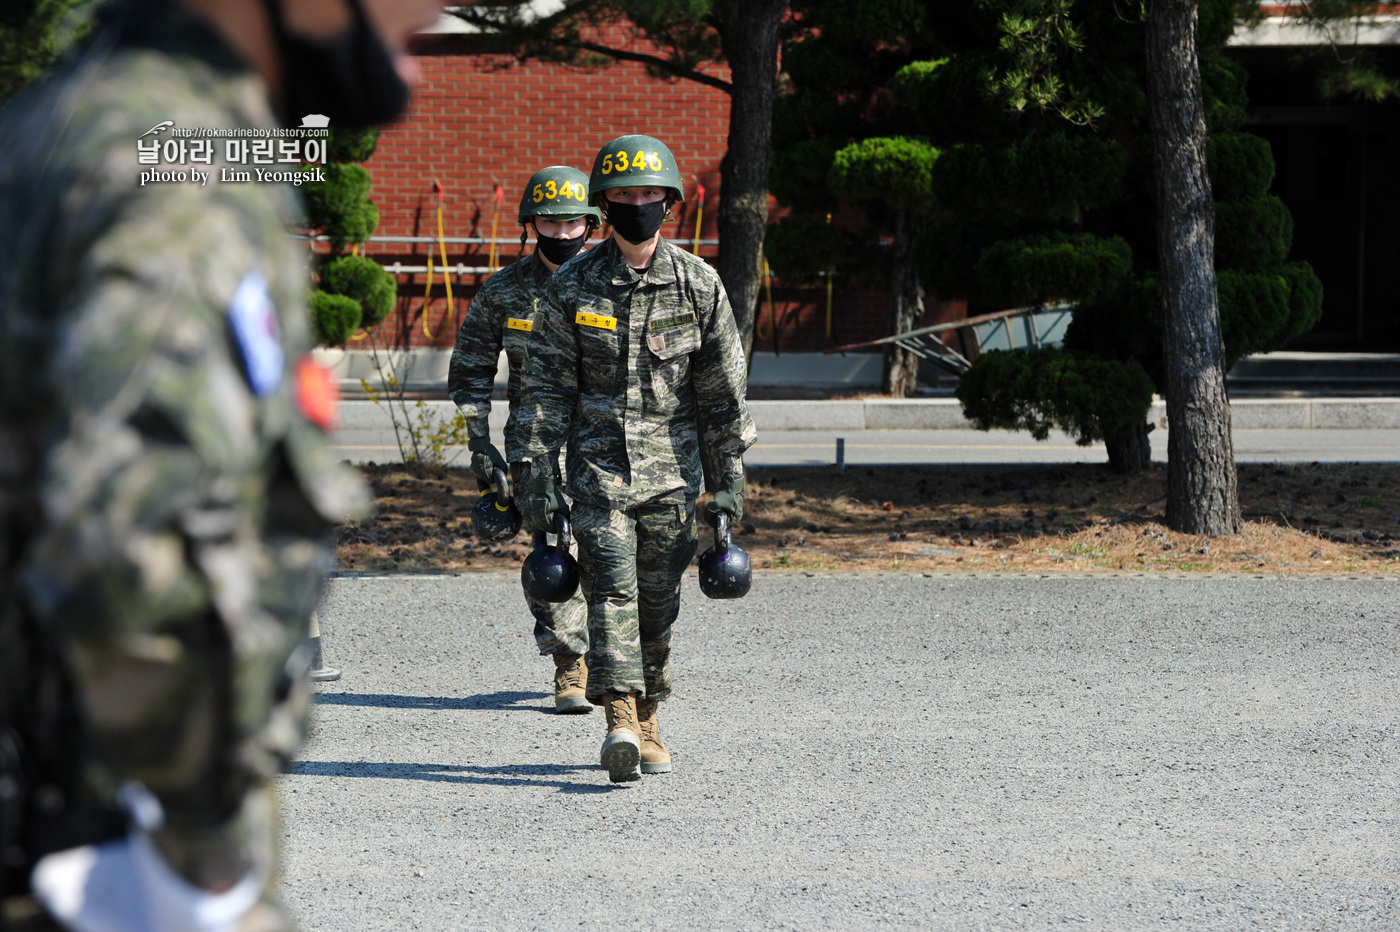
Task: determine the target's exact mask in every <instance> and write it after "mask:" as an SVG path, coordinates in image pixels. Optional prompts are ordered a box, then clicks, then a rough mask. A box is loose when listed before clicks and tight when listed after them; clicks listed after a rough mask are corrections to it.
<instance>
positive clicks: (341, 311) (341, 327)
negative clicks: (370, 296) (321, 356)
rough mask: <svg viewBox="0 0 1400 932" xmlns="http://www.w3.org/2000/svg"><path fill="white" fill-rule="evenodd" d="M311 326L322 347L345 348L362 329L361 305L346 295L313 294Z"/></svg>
mask: <svg viewBox="0 0 1400 932" xmlns="http://www.w3.org/2000/svg"><path fill="white" fill-rule="evenodd" d="M311 324H312V328H313V330H314V331H315V334H316V342H317V343H319V344H320V345H322V346H344V345H345V341H346V340H348V339H350V335H351V334H353V333H354V332H355V331H356V330H358V329H359V327H360V305H359V302H357V301H356V300H355V299H354V298H347V297H345V295H339V294H327V293H326V292H324V291H313V292H312V293H311Z"/></svg>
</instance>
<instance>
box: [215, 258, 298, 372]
mask: <svg viewBox="0 0 1400 932" xmlns="http://www.w3.org/2000/svg"><path fill="white" fill-rule="evenodd" d="M228 323H229V327H230V329H232V330H233V338H234V339H235V340H236V341H237V342H238V351H239V354H240V355H242V357H243V373H244V375H246V376H247V377H248V384H249V385H250V386H251V387H252V389H253V394H255V395H257V396H258V397H259V398H265V397H267V396H268V395H271V394H272V393H273V392H275V391H277V389H278V388H279V387H280V386H281V384H282V369H283V367H284V366H285V364H286V358H285V357H284V356H283V355H282V342H281V339H280V332H279V330H278V327H277V310H276V308H274V307H273V305H272V296H271V295H269V294H268V293H267V279H266V278H264V277H263V276H262V274H261V273H260V272H249V273H248V274H247V275H244V276H243V281H242V282H240V283H239V285H238V290H237V291H235V292H234V293H233V298H232V299H231V300H230V301H229V303H228Z"/></svg>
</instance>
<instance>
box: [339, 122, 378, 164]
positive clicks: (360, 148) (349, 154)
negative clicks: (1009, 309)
mask: <svg viewBox="0 0 1400 932" xmlns="http://www.w3.org/2000/svg"><path fill="white" fill-rule="evenodd" d="M377 145H379V127H377V126H371V127H370V128H369V129H360V130H353V129H334V128H333V129H332V130H331V135H330V140H329V145H328V147H327V149H326V158H327V160H328V161H331V162H367V161H369V157H370V156H372V155H374V148H375V146H377Z"/></svg>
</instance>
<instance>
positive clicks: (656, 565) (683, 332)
mask: <svg viewBox="0 0 1400 932" xmlns="http://www.w3.org/2000/svg"><path fill="white" fill-rule="evenodd" d="M600 325H601V326H600ZM609 325H611V326H609ZM535 331H536V332H535V334H534V338H533V339H532V340H531V342H530V344H529V348H528V349H527V351H526V359H525V373H524V384H525V389H524V397H523V399H522V404H521V417H520V419H519V428H520V432H521V437H522V442H523V444H524V447H525V452H526V454H528V455H529V456H530V458H531V459H532V460H536V461H538V460H541V459H543V458H545V457H547V456H549V455H551V454H552V453H553V452H554V451H557V450H559V449H560V448H561V447H562V446H564V445H565V444H566V443H567V445H568V448H567V462H566V470H565V472H566V475H567V492H568V493H569V494H570V495H571V496H572V497H573V500H574V502H573V505H572V508H571V521H572V524H573V531H574V537H575V539H576V540H578V542H579V553H580V560H579V570H580V576H581V588H582V590H583V592H584V595H585V598H586V599H587V600H588V615H589V618H588V627H589V639H590V641H591V648H590V651H589V655H588V666H589V677H588V696H589V698H590V699H592V700H595V701H599V700H602V699H603V698H604V696H605V694H606V693H607V692H608V691H609V690H612V691H617V692H637V693H639V694H641V696H642V698H644V699H654V700H660V699H665V698H666V697H667V696H668V695H670V692H671V669H670V655H671V626H672V624H673V623H674V622H675V620H676V615H677V613H678V612H679V610H680V580H681V575H682V573H684V571H685V568H686V566H688V565H689V563H690V560H691V557H693V556H694V554H695V549H696V544H697V535H696V530H695V499H696V497H697V496H698V495H699V492H700V489H701V486H702V483H703V484H705V485H706V486H707V487H709V488H713V487H714V486H715V484H716V483H717V482H718V480H719V478H720V477H722V476H727V475H742V473H743V461H742V456H743V453H744V451H745V450H747V449H748V448H749V447H750V446H751V445H752V444H753V442H754V440H755V437H756V434H755V431H754V424H753V420H752V418H750V417H749V413H748V408H747V407H746V405H745V404H744V388H745V384H746V381H747V366H746V364H745V360H744V352H743V347H742V346H741V344H740V342H739V332H738V328H737V326H736V325H735V323H734V314H733V312H732V311H731V310H730V307H729V299H728V298H727V297H726V295H725V292H724V286H723V285H722V284H721V282H720V280H719V276H718V275H717V274H716V273H715V272H714V270H712V269H711V268H710V267H709V266H707V265H706V264H705V263H704V262H703V261H701V260H700V259H698V258H696V257H695V256H693V255H691V254H690V253H688V252H686V251H684V250H682V249H680V248H679V247H677V246H675V245H673V244H671V243H669V242H667V241H666V240H664V239H663V240H660V241H659V243H658V245H657V248H656V253H655V256H654V257H653V261H652V264H651V266H650V267H649V268H648V269H646V270H644V271H638V270H636V269H633V268H631V267H629V266H628V265H627V262H626V261H625V260H624V259H623V257H622V252H621V250H619V249H618V247H617V244H616V242H615V241H613V240H612V239H608V240H606V241H605V242H604V243H603V244H602V245H600V246H598V247H596V248H594V249H592V250H591V251H589V252H587V253H585V254H584V255H582V256H578V257H576V258H574V259H571V260H570V261H568V262H566V263H565V264H564V265H562V266H561V267H560V268H559V270H558V271H557V272H555V274H554V277H553V278H552V279H551V280H550V283H549V288H548V290H547V291H546V293H545V300H544V302H543V304H542V305H541V307H540V311H539V314H538V316H537V317H536V326H535Z"/></svg>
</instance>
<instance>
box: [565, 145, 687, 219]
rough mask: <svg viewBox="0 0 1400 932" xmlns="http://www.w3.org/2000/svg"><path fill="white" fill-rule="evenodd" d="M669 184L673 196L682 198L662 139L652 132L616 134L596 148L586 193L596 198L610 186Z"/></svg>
mask: <svg viewBox="0 0 1400 932" xmlns="http://www.w3.org/2000/svg"><path fill="white" fill-rule="evenodd" d="M648 185H650V186H654V187H658V188H669V189H670V191H671V193H672V194H673V195H674V196H675V199H676V200H677V201H680V202H682V203H683V202H684V201H685V189H684V186H683V185H682V183H681V171H680V169H679V168H678V167H676V157H675V156H674V155H672V154H671V150H670V149H668V148H666V143H664V142H662V141H661V140H660V139H657V138H656V137H655V136H619V137H617V138H616V139H614V140H613V141H612V142H610V143H607V144H606V145H604V146H603V148H601V149H599V150H598V155H597V156H596V157H595V158H594V159H593V174H592V175H591V176H590V177H589V179H588V191H589V194H590V195H591V196H592V197H593V198H594V200H597V198H598V197H599V196H600V195H601V194H602V192H604V191H607V190H609V189H610V188H640V187H646V186H648Z"/></svg>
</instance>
